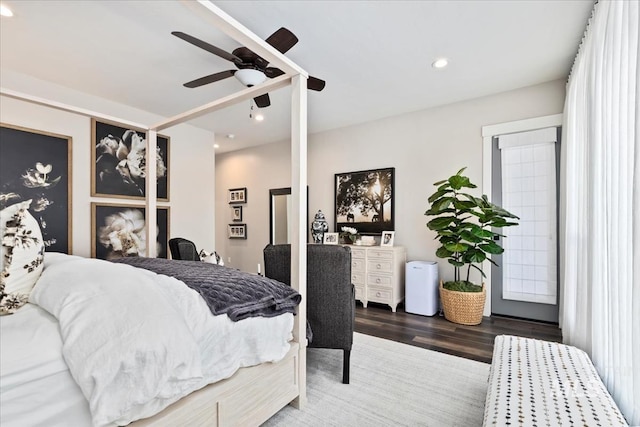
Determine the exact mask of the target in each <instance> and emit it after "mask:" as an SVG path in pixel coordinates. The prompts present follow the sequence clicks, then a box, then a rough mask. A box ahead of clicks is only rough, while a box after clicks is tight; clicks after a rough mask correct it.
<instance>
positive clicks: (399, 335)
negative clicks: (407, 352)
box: [355, 304, 562, 363]
mask: <svg viewBox="0 0 640 427" xmlns="http://www.w3.org/2000/svg"><path fill="white" fill-rule="evenodd" d="M355 330H356V332H360V333H363V334H368V335H373V336H376V337H379V338H384V339H389V340H393V341H397V342H401V343H404V344H409V345H413V346H417V347H422V348H427V349H429V350H434V351H439V352H442V353H447V354H451V355H454V356H459V357H465V358H467V359H472V360H477V361H479V362H485V363H491V358H492V355H493V342H494V340H495V337H496V336H497V335H518V336H525V337H528V338H535V339H541V340H546V341H556V342H561V341H562V333H561V330H560V329H559V328H558V325H554V324H549V323H542V322H535V321H530V320H522V319H513V318H507V317H501V316H491V317H485V318H483V320H482V323H481V324H480V325H476V326H466V325H458V324H455V323H452V322H449V321H448V320H446V319H445V318H444V317H443V316H439V315H438V314H436V315H435V316H420V315H417V314H412V313H407V312H405V311H404V307H403V306H402V304H401V305H400V306H399V307H398V309H397V311H396V312H395V313H393V312H391V309H390V308H389V307H388V306H384V305H380V304H369V306H368V307H367V308H364V307H362V306H361V305H360V304H358V305H356V320H355Z"/></svg>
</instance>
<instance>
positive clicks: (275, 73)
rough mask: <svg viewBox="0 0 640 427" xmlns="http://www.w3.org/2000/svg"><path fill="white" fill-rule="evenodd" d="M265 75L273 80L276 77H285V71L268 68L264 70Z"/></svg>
mask: <svg viewBox="0 0 640 427" xmlns="http://www.w3.org/2000/svg"><path fill="white" fill-rule="evenodd" d="M264 74H265V75H266V76H267V77H269V78H270V79H272V78H274V77H278V76H281V75H283V74H284V71H282V70H281V69H280V68H275V67H268V68H266V69H265V70H264Z"/></svg>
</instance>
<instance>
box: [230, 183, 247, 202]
mask: <svg viewBox="0 0 640 427" xmlns="http://www.w3.org/2000/svg"><path fill="white" fill-rule="evenodd" d="M228 201H229V204H230V205H235V204H240V203H247V187H242V188H230V189H229V195H228Z"/></svg>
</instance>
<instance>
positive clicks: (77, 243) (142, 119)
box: [0, 70, 215, 256]
mask: <svg viewBox="0 0 640 427" xmlns="http://www.w3.org/2000/svg"><path fill="white" fill-rule="evenodd" d="M2 87H3V88H7V89H12V90H16V91H20V92H24V93H28V94H30V95H35V96H40V97H43V98H46V99H50V100H54V101H58V102H63V103H69V104H71V105H74V106H79V107H83V108H86V109H89V110H92V111H96V112H99V113H103V114H108V115H113V116H115V117H120V118H123V119H126V120H132V121H135V122H139V123H141V124H153V123H156V122H157V121H159V120H160V119H162V118H161V117H159V116H157V115H153V114H150V113H148V112H144V111H141V110H137V109H134V108H131V107H129V106H126V105H121V104H117V103H114V102H111V101H108V100H105V99H100V98H96V97H91V96H88V95H86V94H83V93H80V92H75V91H71V90H69V89H66V88H63V87H61V86H55V85H51V84H49V83H46V82H42V81H39V80H35V79H32V78H29V77H25V76H22V75H18V74H14V73H11V72H9V71H5V70H2ZM0 121H1V122H2V123H7V124H12V125H17V126H22V127H26V128H30V129H36V130H41V131H47V132H53V133H57V134H61V135H66V136H71V137H72V138H73V144H72V156H73V170H72V195H71V196H72V210H73V211H72V224H73V225H72V227H73V243H72V245H73V253H74V254H76V255H81V256H90V254H91V202H100V203H118V204H124V203H132V202H131V201H127V200H124V199H111V198H102V197H100V198H97V197H90V192H91V189H90V185H91V184H90V183H91V174H90V173H91V151H90V145H91V120H90V118H88V117H83V116H79V115H76V114H71V113H66V112H62V111H60V110H56V109H52V108H49V107H44V106H40V105H35V104H31V103H27V102H24V101H19V100H16V99H12V98H8V97H4V96H2V97H0ZM161 134H163V135H167V136H169V137H170V138H171V141H170V147H169V151H170V153H169V167H170V171H169V174H170V176H169V179H170V183H169V186H170V188H169V191H170V201H169V202H168V203H159V205H161V206H169V207H170V225H169V232H170V237H185V238H189V239H193V240H194V241H195V242H196V244H197V245H198V247H202V248H213V247H214V242H215V228H214V222H215V206H214V194H213V191H214V190H213V188H214V184H215V153H214V149H213V142H214V135H213V133H212V132H208V131H205V130H202V129H199V128H195V127H193V126H190V125H186V124H183V125H179V126H175V127H173V128H170V129H167V130H166V131H162V132H161ZM133 203H138V204H140V203H141V202H138V201H135V202H133Z"/></svg>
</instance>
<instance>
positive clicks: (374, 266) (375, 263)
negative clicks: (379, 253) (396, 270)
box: [367, 259, 393, 273]
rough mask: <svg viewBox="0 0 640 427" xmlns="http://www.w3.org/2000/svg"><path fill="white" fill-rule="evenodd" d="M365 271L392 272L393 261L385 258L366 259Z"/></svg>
mask: <svg viewBox="0 0 640 427" xmlns="http://www.w3.org/2000/svg"><path fill="white" fill-rule="evenodd" d="M367 271H368V272H369V273H372V272H380V273H393V263H392V262H391V261H385V260H371V259H370V260H368V261H367Z"/></svg>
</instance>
